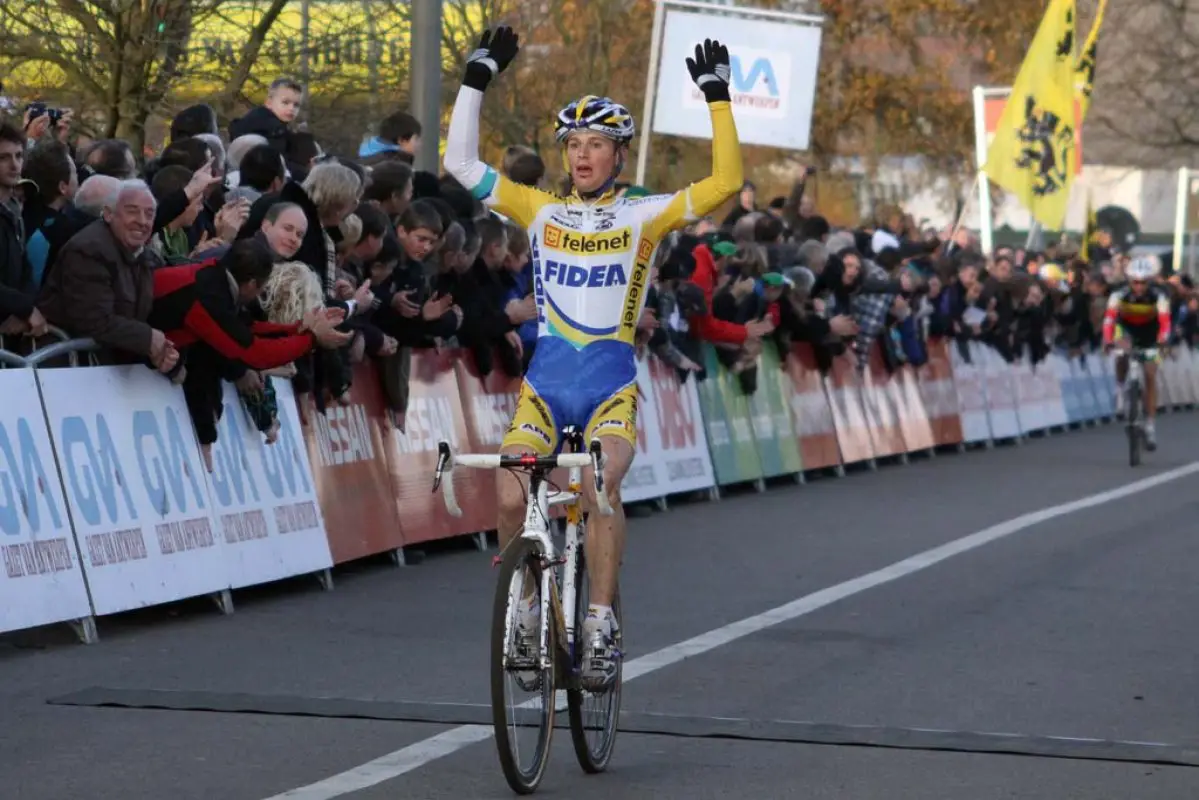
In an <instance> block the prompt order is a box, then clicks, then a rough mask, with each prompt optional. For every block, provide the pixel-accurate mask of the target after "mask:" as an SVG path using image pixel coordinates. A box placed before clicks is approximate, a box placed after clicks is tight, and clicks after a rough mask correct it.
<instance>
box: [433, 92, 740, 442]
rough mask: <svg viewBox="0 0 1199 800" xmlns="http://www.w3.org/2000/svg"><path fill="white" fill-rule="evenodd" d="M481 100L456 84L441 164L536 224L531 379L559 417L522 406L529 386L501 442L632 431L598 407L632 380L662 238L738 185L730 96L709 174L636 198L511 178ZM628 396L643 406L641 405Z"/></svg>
mask: <svg viewBox="0 0 1199 800" xmlns="http://www.w3.org/2000/svg"><path fill="white" fill-rule="evenodd" d="M482 98H483V93H482V92H480V91H478V90H476V89H472V88H470V87H466V86H464V87H462V89H461V90H460V91H459V93H458V100H457V103H456V104H455V106H454V113H453V117H452V119H451V121H450V131H449V136H448V137H447V141H446V156H445V166H446V168H447V169H448V170H449V172H450V173H451V174H452V175H453V176H454V177H455V178H457V179H458V180H459V181H460V182H461V183H462V184H463V185H464V186H466V188H467V189H469V190H470V191H471V192H472V193H473V194H474V196H475V197H476V198H477V199H479V200H481V201H483V202H484V203H485V204H486V205H487V206H489V207H491V208H494V209H495V210H496V211H497V212H499V213H500V214H503V215H504V216H506V217H508V218H510V219H512V220H513V221H515V222H517V223H518V224H520V225H522V226H524V227H525V228H527V229H528V232H529V242H530V256H531V261H532V265H533V291H534V295H535V298H536V301H537V310H538V321H539V331H538V341H537V348H536V351H535V353H534V356H533V360H532V362H531V363H530V365H529V371H528V374H527V375H526V383H527V384H528V385H529V387H530V388H531V390H532V392H533V393H534V394H535V395H536V396H539V397H540V398H542V399H543V400H544V401H545V403H544V405H546V406H548V410H549V416H550V417H551V418H550V419H545V416H546V415H545V414H542V413H540V412H538V413H536V414H532V413H523V414H522V408H523V407H524V406H525V405H526V403H525V402H524V398H525V396H526V394H528V392H522V396H521V403H520V406H521V407H519V408H518V410H517V414H516V421H515V422H514V425H513V429H512V430H511V431H510V435H509V438H508V439H506V440H505V442H506V443H509V444H513V443H515V444H521V445H524V446H527V447H529V448H531V449H534V450H535V451H537V452H547V451H550V450H552V449H553V448H556V446H557V440H558V436H557V429H559V428H561V427H562V426H564V425H576V426H580V427H586V428H588V429H589V430H588V431H587V435H588V436H590V435H592V434H594V433H595V430H594V428H595V427H596V425H597V424H598V423H599V422H607V423H608V424H607V425H606V430H605V433H608V432H611V433H613V434H614V435H620V436H623V437H625V438H628V439H629V440H630V441H633V437H634V436H635V417H634V418H632V419H627V420H623V422H625V423H627V424H624V425H621V424H618V423H617V422H614V421H612V420H597V419H595V416H596V410H597V409H598V408H599V407H600V406H601V405H602V404H604V401H605V400H608V399H609V398H614V397H616V396H617V395H618V394H619V393H620V392H621V390H622V389H625V388H626V387H628V386H629V385H630V384H632V383H634V382H635V380H636V374H637V367H636V361H635V352H634V339H635V337H636V333H637V322H638V320H639V319H640V317H641V312H642V309H643V308H644V306H645V298H646V293H647V291H648V289H649V285H650V266H651V264H652V263H653V260H654V254H655V253H656V251H657V249H658V244H659V243H660V242H661V240H662V239H663V237H665V236H666V234H668V233H670V232H671V231H673V230H676V229H678V228H681V227H683V226H685V225H687V224H689V223H690V222H693V221H695V220H697V219H699V218H700V217H702V216H704V215H706V214H709V213H711V212H712V211H714V210H715V209H716V208H718V207H719V206H720V205H721V204H722V203H724V202H725V201H726V200H728V199H729V198H730V197H731V196H733V195H734V194H736V193H737V192H738V191H739V190H740V189H741V184H742V171H741V150H740V146H739V144H738V142H737V130H736V126H735V125H734V122H733V114H732V109H731V107H730V104H729V103H723V102H718V103H711V104H710V106H709V108H710V110H711V115H712V128H713V140H712V175H711V176H710V177H708V178H705V179H704V180H702V181H699V182H698V183H695V184H692V185H691V186H688V187H687V188H686V189H682V190H680V191H678V192H675V193H673V194H663V195H655V196H650V197H643V198H638V199H634V200H629V199H625V198H623V197H616V196H614V195H613V194H611V193H609V194H606V195H604V196H603V197H600V198H598V199H596V200H584V199H582V198H580V197H579V196H578V195H572V196H570V197H557V196H555V195H552V194H550V193H548V192H544V191H541V190H538V189H534V188H531V187H527V186H522V185H520V184H516V183H513V182H512V181H510V180H508V179H507V178H506V177H504V176H503V175H501V174H500V173H499V172H497V171H496V170H494V169H492V168H491V167H489V166H487V165H486V164H484V163H482V162H481V161H479V160H478V114H479V107H480V105H481V103H482ZM625 405H628V406H631V407H632V413H633V414H634V415H635V407H636V403H635V402H634V403H627V404H625ZM526 411H527V410H526ZM522 428H523V429H524V430H523V434H525V435H521V434H522ZM530 428H535V429H536V430H531V429H530ZM607 429H610V430H607ZM542 434H545V435H544V436H543V435H542Z"/></svg>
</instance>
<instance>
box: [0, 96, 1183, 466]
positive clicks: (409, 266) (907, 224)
mask: <svg viewBox="0 0 1199 800" xmlns="http://www.w3.org/2000/svg"><path fill="white" fill-rule="evenodd" d="M302 100H303V89H302V87H301V86H300V85H298V84H297V83H295V82H294V81H291V80H287V79H280V80H277V81H275V82H274V83H273V84H272V85H271V87H270V90H269V92H268V94H267V96H266V99H265V102H264V103H263V105H262V106H260V107H258V108H255V109H253V110H252V111H250V112H249V113H247V114H246V115H245V116H243V117H241V118H239V119H237V120H234V121H233V122H232V124H230V125H229V128H228V130H227V131H226V132H225V134H226V135H225V136H222V132H221V131H220V130H219V127H218V120H217V115H216V114H215V113H214V111H213V109H212V108H211V107H209V106H207V105H197V106H192V107H190V108H187V109H185V110H183V111H182V112H180V113H179V114H178V116H176V117H175V119H174V120H173V122H172V124H171V129H170V143H169V144H168V145H167V146H166V147H165V149H163V150H162V152H161V153H159V154H158V155H157V157H156V158H153V159H151V160H149V161H148V162H147V163H145V164H144V165H143V166H142V167H140V168H139V166H138V164H137V160H136V159H135V157H134V154H133V152H132V151H131V149H130V148H129V146H128V144H126V143H125V142H123V141H119V140H99V141H93V142H90V143H89V144H87V145H86V146H80V147H76V146H75V143H74V141H73V137H72V131H71V125H72V123H71V118H70V115H69V114H66V115H64V116H63V117H62V118H61V119H55V120H53V121H52V120H51V118H50V115H49V114H45V113H42V114H40V115H36V116H31V114H30V112H26V114H25V117H24V118H23V119H20V120H14V121H12V122H9V123H5V124H3V125H0V336H2V337H5V338H4V340H3V346H5V347H6V348H7V349H10V350H21V349H22V348H24V349H25V350H28V349H31V348H32V347H35V346H37V345H38V344H39V343H41V342H44V338H43V337H46V336H47V335H48V334H49V333H50V332H51V331H52V327H53V328H58V329H61V330H62V331H65V332H66V334H67V335H69V336H72V337H89V338H91V339H94V340H95V342H96V343H97V345H98V346H99V349H98V350H97V351H96V352H94V353H93V354H91V356H90V359H91V361H92V363H99V364H130V363H144V364H146V365H148V366H149V367H150V368H152V369H155V370H157V371H158V372H161V373H162V374H163V375H164V377H165V379H169V380H172V381H174V382H176V383H178V384H181V385H182V386H183V390H184V394H185V396H186V398H187V402H188V408H189V411H190V412H191V414H192V417H193V420H194V422H195V426H196V430H197V433H198V436H199V438H200V440H201V444H202V445H203V446H204V449H205V453H206V455H207V454H208V452H209V448H210V446H211V444H212V443H213V442H214V441H215V440H216V438H217V435H218V434H217V422H218V420H219V418H220V414H221V410H222V400H221V397H222V394H221V393H222V384H221V382H222V381H229V382H232V383H234V384H235V385H236V387H237V389H238V391H239V392H240V393H241V395H242V397H243V399H244V401H245V403H246V406H247V408H248V409H250V411H251V413H252V415H253V416H254V418H255V419H256V421H257V423H258V425H259V427H260V428H261V430H262V431H263V434H264V435H265V436H266V437H267V439H268V440H269V441H273V439H274V436H275V434H276V431H277V428H278V422H277V418H276V409H275V407H274V402H275V401H274V397H273V393H272V391H271V383H270V381H269V380H264V378H265V377H266V376H270V375H276V376H284V377H290V378H292V379H293V380H294V382H295V387H296V390H297V392H300V393H311V395H312V397H313V401H314V403H315V405H316V407H317V408H318V409H319V410H321V411H323V410H324V409H325V408H326V407H327V406H328V405H329V404H334V403H340V402H344V400H345V398H346V394H347V392H348V390H349V388H350V386H351V384H352V376H353V369H352V367H353V365H354V364H355V363H357V362H360V361H362V360H364V359H374V360H375V361H376V362H377V363H378V366H379V372H380V375H381V376H382V383H383V387H384V393H385V396H386V403H387V406H388V408H389V409H390V411H391V412H392V421H393V422H394V424H396V425H398V426H400V427H401V428H402V427H403V425H404V412H405V409H406V407H407V389H408V374H409V365H410V363H411V353H412V351H413V350H414V349H419V348H441V347H445V346H459V347H464V348H467V349H469V350H470V351H471V352H472V354H473V357H474V360H475V362H476V364H477V365H478V368H479V370H480V371H481V372H482V373H484V374H487V373H489V372H491V371H492V370H502V371H503V372H504V373H506V374H508V375H511V376H519V375H521V374H522V372H523V370H524V369H525V368H527V365H528V362H529V359H530V357H531V356H532V353H533V351H534V349H535V347H536V344H537V309H536V306H535V303H534V299H533V286H532V284H533V279H532V270H533V265H532V264H531V263H530V244H529V239H528V235H527V233H526V232H525V231H524V230H522V229H521V228H519V227H517V226H514V225H512V224H511V223H509V222H507V221H505V220H503V219H502V218H499V217H497V216H495V215H494V214H489V213H488V212H487V211H486V210H485V209H484V208H483V207H482V206H481V205H480V204H479V203H478V202H477V201H476V200H475V199H474V198H473V197H472V195H471V194H470V193H469V192H468V191H466V190H465V189H463V187H462V186H461V185H459V184H458V183H456V182H455V181H454V180H453V179H452V178H450V177H448V176H439V175H437V174H435V173H429V172H422V171H415V170H414V169H413V162H414V155H415V154H416V153H418V152H419V149H420V147H421V129H420V125H419V124H418V123H417V121H416V120H415V119H414V118H413V117H412V116H410V115H409V114H407V113H405V112H402V111H399V112H396V113H394V114H392V115H390V116H388V117H387V118H385V119H383V120H382V121H381V122H380V123H379V125H378V129H377V131H375V132H372V133H371V134H370V135H368V136H366V137H365V138H364V140H363V143H362V146H361V148H360V149H359V151H358V153H357V154H356V156H355V157H353V158H351V157H345V156H338V155H331V154H326V153H325V152H324V151H323V150H322V148H321V147H320V144H319V143H318V142H317V141H316V140H315V139H314V138H313V136H312V135H311V134H309V133H305V132H302V131H299V130H296V127H295V121H296V118H297V115H298V113H299V111H300V108H301V103H302ZM52 123H53V124H52ZM502 168H503V171H504V172H505V174H507V175H508V176H509V177H510V178H512V179H513V180H514V181H517V182H518V183H522V184H526V185H531V186H541V187H543V188H548V189H551V190H552V189H553V188H554V187H552V186H551V185H550V184H549V182H548V180H547V175H546V169H545V165H544V163H543V161H542V159H541V157H540V156H539V155H538V154H537V153H536V152H535V151H533V150H532V149H530V148H527V147H523V146H514V147H511V148H509V149H508V151H507V152H506V153H505V155H504V158H503V165H502ZM814 172H815V171H814V170H804V171H803V173H802V175H801V177H800V178H799V180H798V181H796V183H795V184H794V186H793V188H792V191H791V192H790V194H789V195H788V196H780V197H776V198H774V199H773V200H771V201H770V202H769V204H768V205H767V206H766V207H764V208H759V207H758V202H757V194H756V189H755V187H754V186H753V185H752V184H750V183H746V184H745V186H744V188H743V189H742V191H741V193H740V196H739V197H738V198H737V199H736V201H735V203H734V206H733V208H732V210H731V211H730V212H729V213H728V215H727V216H726V217H725V218H724V219H723V220H722V221H717V220H715V219H701V220H697V221H696V222H695V223H694V224H692V225H691V226H690V227H688V228H687V229H686V230H685V231H681V232H678V233H676V234H674V235H672V236H671V237H670V238H669V239H668V241H667V242H665V243H664V245H663V246H662V247H661V248H660V250H659V254H658V260H657V262H656V265H655V266H656V278H655V281H654V284H655V285H654V288H653V290H652V291H651V293H650V296H649V300H648V303H647V308H646V311H645V313H644V314H643V316H642V318H641V321H640V324H639V327H638V331H639V343H640V345H641V346H643V347H647V348H649V349H650V350H652V351H653V352H654V353H655V354H656V355H657V356H658V357H660V358H662V359H663V360H664V361H666V362H667V363H670V364H672V365H673V366H675V367H676V368H677V369H678V370H679V373H680V375H681V376H683V377H684V379H686V377H687V376H688V375H692V374H694V375H695V376H696V377H697V378H698V379H700V380H702V379H704V378H705V377H706V376H705V360H704V355H703V350H702V348H701V343H703V342H709V343H711V344H713V345H714V349H715V352H716V355H717V357H718V359H719V360H720V361H721V362H722V363H723V364H724V365H725V366H726V367H727V368H729V369H730V370H732V371H733V372H734V373H736V375H737V376H738V378H739V380H740V382H741V385H742V387H743V388H744V389H745V391H746V392H753V391H755V390H756V383H757V374H756V373H757V365H758V363H759V360H758V358H757V356H758V354H759V353H760V352H761V350H762V348H763V347H764V346H772V347H774V346H777V347H780V348H782V350H783V351H784V352H785V350H786V349H787V348H788V347H789V344H790V343H791V342H795V341H803V342H808V343H810V344H811V345H812V346H813V347H814V349H815V352H816V353H817V356H818V362H819V363H820V365H821V366H822V368H825V369H827V368H828V366H829V364H830V363H831V359H832V358H833V357H835V356H837V355H839V354H841V353H849V354H850V355H851V356H855V357H856V359H857V362H858V364H859V366H862V365H864V364H865V359H866V354H867V353H868V352H869V350H870V347H871V346H872V344H873V343H875V342H879V343H881V345H882V350H883V353H884V357H885V362H886V363H887V365H888V366H889V367H892V368H893V367H895V366H896V365H899V364H902V363H912V364H914V365H919V364H920V363H922V362H923V360H924V359H925V358H926V348H925V343H926V341H927V337H929V336H945V337H952V338H956V339H958V340H962V341H965V340H969V339H972V338H973V339H978V340H981V341H983V342H985V343H986V344H988V345H990V346H992V347H994V348H995V349H996V350H997V351H998V352H999V353H1000V354H1001V355H1002V356H1003V357H1004V358H1006V359H1009V360H1012V359H1015V358H1018V357H1020V356H1021V355H1022V354H1024V353H1027V354H1028V355H1029V356H1030V357H1031V359H1032V360H1033V361H1034V362H1038V361H1039V360H1040V359H1041V358H1042V357H1043V356H1044V355H1045V353H1046V352H1047V351H1048V348H1050V347H1052V346H1054V345H1060V346H1064V347H1067V348H1070V349H1072V350H1078V349H1083V348H1086V347H1088V346H1090V345H1094V344H1095V343H1096V342H1097V341H1098V337H1099V332H1100V328H1101V323H1102V314H1103V308H1104V305H1105V302H1106V296H1107V295H1108V294H1109V293H1110V291H1111V290H1112V289H1113V287H1114V286H1116V285H1118V284H1119V283H1120V281H1121V274H1122V268H1123V265H1124V263H1125V261H1126V256H1125V255H1123V254H1121V253H1118V252H1114V251H1113V250H1111V249H1110V248H1111V242H1110V236H1107V235H1106V234H1104V233H1103V232H1100V234H1099V237H1098V241H1096V242H1092V243H1090V246H1089V250H1088V251H1089V255H1090V258H1089V259H1083V258H1081V257H1080V256H1079V255H1078V253H1077V252H1067V250H1068V249H1069V248H1067V247H1064V246H1061V245H1054V246H1051V247H1049V248H1047V249H1046V250H1045V251H1044V252H1031V251H1024V250H1020V249H1013V248H1006V247H1000V248H998V249H996V251H995V252H994V254H993V255H992V256H990V257H987V256H985V255H984V254H982V253H981V252H980V251H979V248H978V244H977V240H976V239H975V237H974V236H973V235H972V234H971V233H970V232H969V231H966V230H960V229H959V230H953V231H935V230H931V229H924V230H921V229H920V228H919V227H918V226H917V225H916V224H915V222H914V220H913V219H912V218H911V217H910V216H907V215H905V214H903V213H902V211H901V210H900V209H899V208H887V209H883V210H882V211H881V212H880V214H879V215H878V218H877V220H876V221H875V222H874V224H870V225H865V226H862V227H859V228H856V229H840V228H834V227H833V226H831V225H830V224H829V223H828V221H827V220H826V219H825V218H824V217H822V216H821V215H820V214H819V213H818V210H817V208H816V204H815V203H814V202H813V198H812V197H811V195H810V194H809V193H806V192H805V189H806V188H807V187H806V184H807V182H808V181H809V180H810V179H811V175H812V174H813V173H814ZM671 188H677V187H671ZM617 190H618V191H619V192H621V193H624V194H626V195H628V196H632V197H635V196H639V195H645V194H648V191H647V190H646V189H645V188H643V187H639V186H630V185H628V184H623V183H622V184H617ZM1076 249H1077V248H1075V250H1076ZM1163 280H1164V281H1166V282H1167V283H1168V285H1169V288H1170V291H1171V296H1172V297H1173V298H1174V302H1175V328H1174V330H1175V335H1176V336H1177V337H1181V338H1185V339H1187V340H1188V341H1189V340H1193V338H1194V336H1195V333H1196V327H1197V326H1196V319H1197V318H1199V314H1197V311H1199V300H1197V299H1196V295H1195V293H1194V287H1193V285H1192V284H1191V282H1190V281H1189V279H1187V278H1186V277H1179V276H1171V277H1168V278H1163Z"/></svg>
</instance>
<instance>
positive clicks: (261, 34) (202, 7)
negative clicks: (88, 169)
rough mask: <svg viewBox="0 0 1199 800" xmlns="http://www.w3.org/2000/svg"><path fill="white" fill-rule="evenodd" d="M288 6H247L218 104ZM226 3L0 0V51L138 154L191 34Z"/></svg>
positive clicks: (180, 70) (183, 62) (271, 2)
mask: <svg viewBox="0 0 1199 800" xmlns="http://www.w3.org/2000/svg"><path fill="white" fill-rule="evenodd" d="M286 3H287V0H261V2H255V3H254V4H253V10H254V12H255V13H254V14H253V15H252V16H253V23H252V25H251V26H250V27H249V28H248V30H247V32H246V34H245V36H244V38H243V40H242V42H241V43H240V46H239V48H238V52H237V56H236V64H235V65H234V68H233V69H232V70H231V72H230V73H229V74H227V75H226V76H225V83H224V86H223V89H222V90H221V91H220V93H219V94H218V102H220V101H221V100H222V99H223V98H225V97H229V96H235V95H236V94H237V93H238V92H239V91H240V89H241V87H242V85H243V84H244V83H245V81H246V78H247V76H248V75H249V69H250V66H251V65H253V64H254V62H255V61H256V60H257V59H258V56H259V53H260V52H261V50H262V46H263V43H264V42H265V40H266V36H267V33H268V32H269V31H270V29H271V26H272V25H274V23H275V21H276V19H277V18H278V17H279V15H280V13H281V12H282V11H283V8H284V6H285V5H286ZM225 5H227V3H226V2H225V0H4V2H3V3H0V53H3V57H4V60H5V61H6V62H7V64H6V65H7V67H8V70H9V72H12V71H13V70H14V69H16V70H19V71H23V72H24V73H33V74H35V75H37V76H38V77H39V78H43V80H42V81H40V84H41V85H38V86H35V87H31V90H32V91H36V92H39V93H46V94H52V93H54V91H55V90H56V89H58V90H73V91H74V92H76V93H77V94H78V95H79V96H82V97H83V98H85V99H86V100H87V101H89V104H90V105H92V107H95V108H98V109H99V110H101V111H102V113H103V120H104V122H103V126H102V130H101V132H102V133H103V135H105V136H115V137H120V138H123V139H126V140H128V141H129V142H130V143H131V144H132V145H133V146H134V151H135V152H137V153H140V152H141V151H142V148H143V146H144V144H145V137H146V123H147V120H148V119H149V117H150V116H151V115H152V114H154V113H156V112H158V111H160V110H161V109H162V107H163V104H164V103H165V101H166V100H167V98H168V95H169V94H170V93H171V92H172V90H174V89H175V88H176V87H177V86H178V85H179V84H180V83H181V82H182V81H184V80H185V79H186V78H187V77H189V74H190V72H191V66H190V64H191V63H192V62H193V59H191V58H190V57H189V56H190V55H191V53H190V49H191V47H192V44H193V42H192V39H193V34H194V33H195V31H196V30H197V29H199V28H201V27H202V26H203V25H205V24H206V23H207V22H208V21H210V20H211V19H213V18H214V16H215V15H216V14H218V13H219V12H220V11H221V9H222V7H223V6H225ZM53 73H57V76H54V75H53ZM18 74H21V73H20V72H18ZM48 75H49V76H51V77H50V78H49V80H45V78H46V77H47V76H48ZM54 77H57V78H58V81H57V82H56V81H55V80H54ZM56 83H57V85H55V84H56Z"/></svg>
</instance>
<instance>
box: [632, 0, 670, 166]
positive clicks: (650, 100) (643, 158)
mask: <svg viewBox="0 0 1199 800" xmlns="http://www.w3.org/2000/svg"><path fill="white" fill-rule="evenodd" d="M665 24H666V0H656V1H655V3H654V24H653V27H652V28H651V29H650V30H651V33H650V36H651V37H652V38H651V39H650V43H649V68H648V69H646V71H645V106H644V107H643V108H642V109H641V126H642V127H641V144H640V146H639V147H638V148H637V178H636V180H637V185H638V186H644V185H645V169H646V167H647V166H648V164H649V147H650V137H651V133H650V131H651V129H652V128H653V115H654V100H655V99H656V98H655V95H656V93H657V92H656V90H657V88H658V60H659V58H660V56H661V52H662V28H663V26H664V25H665Z"/></svg>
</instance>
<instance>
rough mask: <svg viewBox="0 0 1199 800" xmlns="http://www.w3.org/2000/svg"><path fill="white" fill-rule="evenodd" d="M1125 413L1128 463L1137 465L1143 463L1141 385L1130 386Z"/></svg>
mask: <svg viewBox="0 0 1199 800" xmlns="http://www.w3.org/2000/svg"><path fill="white" fill-rule="evenodd" d="M1125 400H1126V403H1125V406H1126V407H1125V409H1124V413H1125V414H1127V419H1128V423H1127V427H1128V464H1129V466H1132V467H1136V466H1139V465H1140V463H1141V386H1140V384H1137V383H1133V384H1131V385H1129V387H1128V396H1127V397H1126V398H1125Z"/></svg>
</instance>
